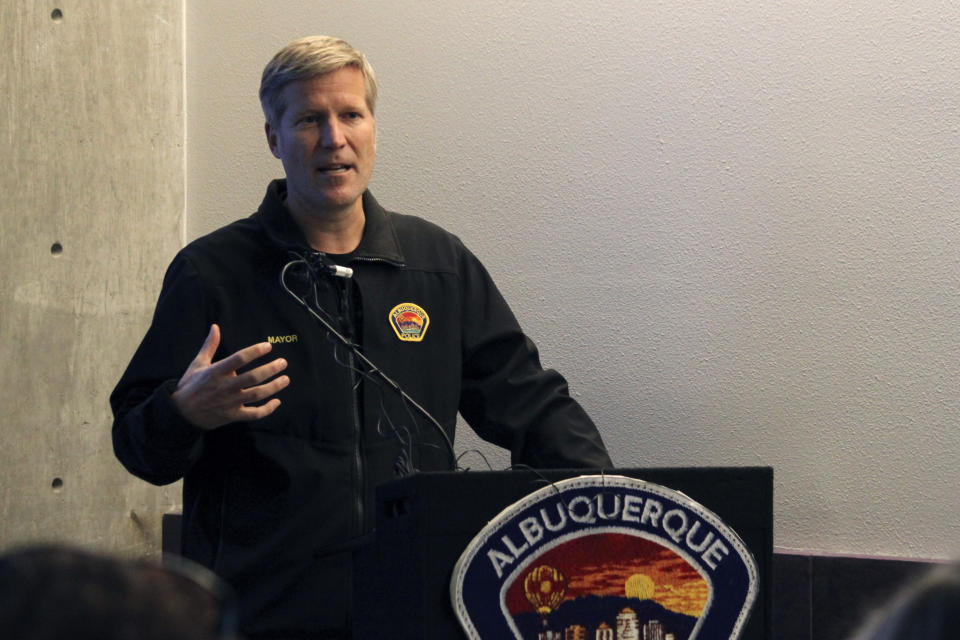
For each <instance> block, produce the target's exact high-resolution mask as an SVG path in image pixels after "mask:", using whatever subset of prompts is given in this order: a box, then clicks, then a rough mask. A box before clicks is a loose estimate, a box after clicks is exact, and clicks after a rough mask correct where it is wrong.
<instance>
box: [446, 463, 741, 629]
mask: <svg viewBox="0 0 960 640" xmlns="http://www.w3.org/2000/svg"><path fill="white" fill-rule="evenodd" d="M757 575H758V574H757V566H756V562H755V561H754V559H753V556H752V555H751V554H750V552H749V551H748V550H747V548H746V546H745V545H744V543H743V541H742V540H741V539H740V537H739V536H738V535H737V534H736V533H735V532H734V531H733V530H732V529H730V528H729V527H727V526H726V525H725V524H724V523H723V522H721V521H720V519H719V518H718V517H717V516H716V514H714V513H713V512H711V511H709V510H707V509H706V508H705V507H703V506H702V505H700V504H698V503H696V502H695V501H693V500H691V499H690V498H688V497H687V496H685V495H684V494H682V493H680V492H677V491H673V490H672V489H668V488H666V487H662V486H659V485H655V484H651V483H648V482H644V481H642V480H636V479H634V478H627V477H624V476H609V475H598V476H580V477H578V478H571V479H569V480H562V481H560V482H557V483H555V484H553V485H550V486H548V487H545V488H543V489H540V490H539V491H536V492H534V493H531V494H530V495H528V496H526V497H525V498H523V499H521V500H520V501H518V502H516V503H514V504H513V505H511V506H509V507H507V508H506V509H504V510H503V511H502V512H501V513H500V514H499V515H498V516H497V517H496V518H494V519H493V520H492V521H491V522H490V523H489V524H488V525H487V526H486V527H485V528H484V529H483V530H481V531H480V533H479V534H477V536H476V537H475V538H474V539H473V541H472V542H471V543H470V544H469V545H468V546H467V548H466V549H465V550H464V552H463V554H462V555H461V557H460V560H459V561H458V562H457V565H456V567H455V568H454V574H453V579H452V581H451V585H450V591H451V599H452V602H453V607H454V611H455V613H456V615H457V618H458V620H459V622H460V624H461V626H462V627H463V629H464V631H465V632H466V634H467V637H469V638H471V639H475V640H480V639H483V640H487V639H489V638H497V639H508V638H514V639H516V640H554V639H557V640H559V639H564V640H565V639H566V638H583V640H588V639H589V640H639V639H641V638H655V639H657V640H695V639H696V640H720V639H722V640H728V639H734V638H737V637H738V636H739V634H740V631H741V630H742V628H743V625H744V624H745V622H746V620H747V617H748V615H749V611H750V608H751V606H752V605H753V602H754V600H755V599H756V597H757V592H758V585H757V582H758V580H757Z"/></svg>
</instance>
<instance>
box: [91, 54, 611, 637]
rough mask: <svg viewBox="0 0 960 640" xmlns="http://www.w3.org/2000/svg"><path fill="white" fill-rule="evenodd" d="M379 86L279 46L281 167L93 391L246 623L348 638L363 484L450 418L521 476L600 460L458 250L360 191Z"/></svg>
mask: <svg viewBox="0 0 960 640" xmlns="http://www.w3.org/2000/svg"><path fill="white" fill-rule="evenodd" d="M376 99H377V84H376V79H375V77H374V72H373V69H372V68H371V67H370V64H369V63H368V62H367V60H366V58H365V57H364V55H363V54H362V53H360V52H359V51H357V50H355V49H354V48H353V47H351V46H350V45H349V44H347V43H346V42H344V41H343V40H340V39H337V38H332V37H327V36H313V37H307V38H302V39H300V40H296V41H294V42H291V43H290V44H289V45H287V46H286V47H284V48H283V49H282V50H281V51H280V52H278V53H277V54H276V56H274V58H273V59H272V60H271V61H270V62H269V64H267V66H266V68H265V69H264V72H263V77H262V81H261V85H260V101H261V103H262V106H263V111H264V115H265V116H266V125H265V130H266V138H267V143H268V145H269V147H270V151H271V152H272V153H273V155H274V156H276V157H277V158H278V159H279V160H280V161H281V163H282V164H283V170H284V173H285V175H286V178H285V179H283V180H276V181H274V182H272V183H271V184H270V185H269V186H268V187H267V192H266V195H265V197H264V199H263V202H262V203H261V204H260V207H259V209H258V210H257V211H256V212H255V213H254V214H253V215H251V216H249V217H247V218H244V219H241V220H238V221H237V222H234V223H232V224H230V225H227V226H226V227H223V228H221V229H219V230H217V231H214V232H213V233H211V234H209V235H207V236H205V237H202V238H200V239H198V240H195V241H194V242H192V243H190V244H189V245H188V246H186V247H185V248H184V249H183V250H181V251H180V252H179V253H178V254H177V256H176V257H175V258H174V260H173V262H172V263H171V265H170V267H169V268H168V270H167V273H166V276H165V278H164V281H163V288H162V291H161V293H160V297H159V300H158V302H157V307H156V311H155V313H154V317H153V321H152V323H151V325H150V328H149V330H148V331H147V334H146V336H145V337H144V339H143V342H142V343H141V344H140V347H139V348H138V349H137V352H136V354H135V355H134V356H133V359H132V361H131V362H130V364H129V366H128V367H127V370H126V372H125V373H124V375H123V377H122V379H121V380H120V382H119V383H118V385H117V387H116V389H115V390H114V392H113V394H112V395H111V398H110V401H111V405H112V408H113V412H114V424H113V443H114V450H115V452H116V455H117V457H118V458H119V459H120V460H121V462H122V463H123V464H124V466H126V468H127V469H128V470H130V472H131V473H133V474H135V475H137V476H138V477H140V478H143V479H144V480H147V481H149V482H152V483H155V484H166V483H171V482H175V481H176V480H179V479H180V478H183V480H184V484H183V535H182V552H183V554H184V555H185V556H187V557H188V558H191V559H193V560H195V561H197V562H200V563H201V564H203V565H205V566H207V567H210V568H211V569H213V570H214V571H215V572H216V573H218V574H219V575H220V576H222V577H223V578H224V579H226V580H227V581H228V582H229V583H230V584H232V585H233V587H234V588H235V589H236V591H237V593H238V594H239V598H240V611H241V618H242V620H241V624H242V627H243V631H244V633H245V634H246V635H247V636H248V637H250V638H253V639H256V638H271V639H282V638H349V637H350V632H349V629H350V625H351V617H352V616H353V611H352V606H351V593H352V580H353V576H352V575H351V562H352V560H351V556H352V550H353V549H355V548H356V547H357V546H358V545H359V544H362V536H364V535H365V534H367V533H369V532H370V531H371V529H372V527H373V523H374V513H372V505H373V498H374V488H375V487H376V486H377V485H378V484H380V483H382V482H385V481H388V480H390V479H392V478H394V477H397V476H398V475H403V474H406V473H410V472H412V471H413V470H445V469H451V468H452V463H451V460H452V450H451V447H450V444H449V443H450V442H451V441H452V440H453V435H454V427H455V424H456V416H457V413H458V412H459V413H460V414H461V415H462V416H463V418H464V419H465V420H466V422H467V423H468V424H469V425H470V426H471V427H472V428H473V429H474V430H475V431H476V432H477V433H478V434H479V435H480V436H481V437H482V438H484V439H485V440H488V441H490V442H492V443H495V444H497V445H499V446H502V447H505V448H507V449H509V450H510V451H511V459H512V461H513V463H514V464H523V465H528V466H531V467H537V468H545V467H591V468H600V467H610V466H611V462H610V458H609V457H608V455H607V452H606V450H605V449H604V445H603V442H602V440H601V438H600V435H599V433H598V432H597V429H596V427H595V426H594V424H593V423H592V422H591V420H590V418H589V417H588V416H587V415H586V413H585V412H584V411H583V409H582V408H581V407H580V405H578V404H577V403H576V402H575V401H574V400H573V399H572V398H571V397H570V395H569V394H568V391H567V385H566V382H565V381H564V379H563V378H562V377H561V376H560V375H559V374H558V373H557V372H555V371H551V370H544V369H543V368H542V367H541V366H540V362H539V358H538V355H537V350H536V347H535V346H534V345H533V343H532V342H531V341H530V340H529V339H528V338H527V337H526V336H525V335H524V334H523V332H522V330H521V329H520V326H519V325H518V324H517V321H516V319H515V318H514V316H513V314H512V313H511V311H510V309H509V308H508V306H507V304H506V302H505V301H504V300H503V298H502V296H501V295H500V293H499V291H498V290H497V288H496V286H495V285H494V283H493V281H492V280H491V279H490V276H489V275H488V273H487V271H486V270H485V269H484V267H483V265H481V264H480V262H479V261H478V260H477V258H476V257H474V255H473V254H471V253H470V251H469V250H468V249H467V248H466V247H464V245H463V244H462V243H461V242H460V240H459V239H458V238H457V237H456V236H454V235H452V234H450V233H448V232H446V231H444V230H443V229H440V228H439V227H437V226H436V225H434V224H432V223H430V222H427V221H425V220H423V219H421V218H419V217H414V216H410V215H401V214H398V213H393V212H390V211H387V210H386V209H384V208H383V207H381V206H380V204H378V203H377V201H376V200H375V199H374V197H373V195H372V194H371V193H370V192H369V191H368V190H367V184H368V182H369V181H370V175H371V173H372V172H373V166H374V157H375V155H376V135H377V128H376V119H375V117H374V111H375V106H376Z"/></svg>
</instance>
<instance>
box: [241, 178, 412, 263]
mask: <svg viewBox="0 0 960 640" xmlns="http://www.w3.org/2000/svg"><path fill="white" fill-rule="evenodd" d="M286 197H287V181H286V180H283V179H281V180H274V181H272V182H271V183H270V184H269V185H268V186H267V193H266V195H265V196H264V197H263V202H261V203H260V208H259V209H258V210H257V213H255V214H254V215H255V216H258V217H259V218H260V223H261V225H262V226H263V229H264V232H265V233H266V234H267V237H269V238H270V240H271V241H273V242H274V243H275V244H277V245H278V246H279V247H281V248H284V249H288V250H292V251H303V250H309V245H308V244H307V241H306V239H305V238H304V236H303V232H302V231H300V227H298V226H297V223H296V222H294V220H293V217H292V216H291V215H290V211H289V210H288V209H287V205H286ZM363 214H364V217H365V221H364V225H363V237H361V238H360V245H359V246H358V247H357V249H356V251H354V252H353V259H358V260H364V259H366V260H385V261H387V262H390V263H392V264H395V265H397V266H402V265H403V264H404V263H405V262H406V261H405V259H404V256H403V251H402V250H401V248H400V242H399V241H398V240H397V234H396V231H395V229H394V227H393V221H392V220H391V215H392V214H391V213H390V212H389V211H387V210H386V209H384V208H383V207H381V206H380V204H379V203H378V202H377V201H376V199H375V198H374V197H373V194H372V193H370V191H369V190H367V191H364V192H363Z"/></svg>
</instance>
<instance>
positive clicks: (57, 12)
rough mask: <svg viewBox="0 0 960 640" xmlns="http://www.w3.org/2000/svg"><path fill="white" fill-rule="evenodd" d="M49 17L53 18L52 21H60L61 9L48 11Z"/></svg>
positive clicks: (61, 17)
mask: <svg viewBox="0 0 960 640" xmlns="http://www.w3.org/2000/svg"><path fill="white" fill-rule="evenodd" d="M50 17H51V18H53V21H54V22H60V21H61V20H63V11H60V9H54V10H53V11H51V12H50Z"/></svg>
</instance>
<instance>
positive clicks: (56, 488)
mask: <svg viewBox="0 0 960 640" xmlns="http://www.w3.org/2000/svg"><path fill="white" fill-rule="evenodd" d="M50 488H52V489H53V492H54V493H60V490H61V489H63V478H54V479H53V482H51V483H50Z"/></svg>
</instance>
